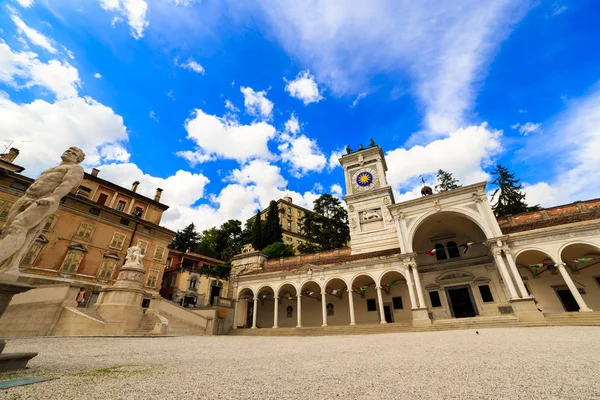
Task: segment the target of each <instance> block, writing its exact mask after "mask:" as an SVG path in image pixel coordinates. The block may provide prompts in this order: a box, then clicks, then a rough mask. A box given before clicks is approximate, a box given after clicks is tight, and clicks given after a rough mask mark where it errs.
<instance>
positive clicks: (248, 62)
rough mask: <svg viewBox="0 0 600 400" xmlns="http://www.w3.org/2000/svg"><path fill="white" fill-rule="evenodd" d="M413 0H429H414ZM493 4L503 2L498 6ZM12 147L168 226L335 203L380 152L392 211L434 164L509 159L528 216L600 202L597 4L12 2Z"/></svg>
mask: <svg viewBox="0 0 600 400" xmlns="http://www.w3.org/2000/svg"><path fill="white" fill-rule="evenodd" d="M415 3H418V4H415ZM488 3H491V4H488ZM0 10H1V12H0V132H2V134H1V135H0V138H1V139H2V140H3V141H4V142H3V144H4V145H5V146H7V145H9V144H10V143H11V142H12V144H13V146H15V145H16V146H18V147H19V148H20V149H21V151H22V153H21V155H20V157H19V159H18V162H19V163H20V164H21V165H23V166H25V167H26V168H27V170H26V172H25V173H26V174H28V175H30V176H36V175H37V174H38V173H39V172H40V171H41V170H43V169H44V168H47V167H50V166H52V165H54V164H55V163H56V162H57V161H58V157H59V154H60V153H61V152H62V151H63V150H64V149H65V148H66V147H68V146H70V145H78V146H80V147H81V148H83V149H84V150H85V151H86V154H87V159H86V161H85V167H86V169H87V170H88V171H89V169H91V168H92V167H97V168H99V169H100V171H101V172H100V176H101V177H104V178H105V179H109V180H111V181H114V182H116V183H119V184H122V185H124V186H129V185H131V183H132V182H133V181H134V180H139V181H141V185H140V189H139V190H140V192H142V193H144V194H146V195H148V196H153V194H154V191H155V189H156V188H157V187H161V188H162V189H164V194H163V201H164V202H165V203H166V204H169V205H170V206H171V209H170V210H169V211H168V212H167V213H166V214H165V216H164V219H163V223H164V224H165V225H166V226H167V227H170V228H173V229H177V228H182V227H183V226H185V225H187V224H188V223H190V222H195V223H196V224H197V225H198V226H199V227H200V228H201V229H205V228H209V227H211V226H214V225H218V224H221V223H222V222H224V221H225V220H227V219H229V218H236V219H241V220H245V219H246V218H248V217H249V216H251V215H252V214H253V213H254V212H255V210H256V209H257V208H258V207H261V208H262V207H265V206H266V205H267V204H268V202H269V201H270V200H271V199H277V198H280V197H282V196H283V194H284V193H286V187H287V189H288V193H289V194H291V196H292V197H293V198H294V201H295V202H296V203H298V204H301V205H303V206H308V207H310V205H311V204H312V201H313V200H314V199H315V198H316V197H318V196H319V195H320V194H321V193H324V192H332V193H334V194H336V195H337V196H343V192H344V188H343V173H342V170H341V168H340V167H339V165H338V163H337V158H339V156H340V155H341V154H342V151H343V148H344V147H345V146H346V145H350V146H351V147H352V148H354V149H356V148H357V147H358V144H359V143H362V144H363V145H367V144H368V142H369V139H370V138H373V139H374V140H375V141H376V142H377V143H378V144H379V145H381V146H382V147H383V149H384V151H385V153H386V159H387V163H388V167H389V171H388V180H389V182H390V184H391V185H392V186H393V188H394V191H395V194H396V201H401V200H406V199H410V198H413V197H416V196H418V192H419V189H420V183H419V179H418V176H419V175H421V174H423V175H425V176H426V177H428V179H429V182H430V184H432V185H433V184H435V182H434V178H433V176H434V173H435V171H437V170H438V169H439V168H443V169H447V170H450V171H451V172H453V173H454V174H455V176H456V177H457V178H459V179H460V181H461V182H462V183H465V184H468V183H475V182H479V181H483V180H488V179H489V172H490V171H491V170H492V169H493V166H494V165H495V164H496V163H498V162H500V163H502V164H505V165H506V166H508V167H509V168H510V169H511V170H512V171H513V172H514V173H515V174H516V175H517V176H518V177H520V178H521V179H522V182H523V183H524V185H525V188H526V193H527V196H528V197H527V199H528V201H529V202H530V203H532V204H537V203H540V204H542V205H544V206H552V205H557V204H561V203H566V202H571V201H575V200H585V199H589V198H593V197H598V194H599V192H600V189H598V185H597V184H596V182H597V181H598V179H599V178H600V157H599V156H598V155H597V150H596V149H597V148H599V147H600V86H599V84H598V81H599V80H600V51H599V47H598V43H600V27H598V26H597V21H596V20H595V16H597V15H600V4H597V2H594V1H585V0H580V1H567V0H559V1H524V0H523V1H516V0H498V1H494V2H481V1H479V0H460V1H459V0H456V1H452V2H447V1H441V0H440V1H436V0H429V1H421V2H413V1H408V0H406V1H402V0H396V1H392V0H389V1H388V0H371V1H358V0H346V1H317V0H306V1H303V2H298V1H292V0H282V1H278V2H273V1H268V0H264V1H263V0H255V1H249V0H247V1H241V0H239V1H234V0H219V1H217V0H202V1H193V0H87V1H84V2H81V1H77V2H76V1H66V0H55V1H50V0H12V1H11V0H9V1H7V2H4V3H3V4H2V5H0Z"/></svg>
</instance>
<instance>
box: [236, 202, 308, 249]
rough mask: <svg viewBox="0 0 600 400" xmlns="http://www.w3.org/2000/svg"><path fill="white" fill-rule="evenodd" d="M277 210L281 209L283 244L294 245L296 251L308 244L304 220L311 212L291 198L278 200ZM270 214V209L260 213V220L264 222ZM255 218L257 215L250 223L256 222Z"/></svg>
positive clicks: (280, 222)
mask: <svg viewBox="0 0 600 400" xmlns="http://www.w3.org/2000/svg"><path fill="white" fill-rule="evenodd" d="M277 208H278V209H279V225H281V236H282V238H283V243H285V244H289V245H292V246H294V249H295V248H297V247H298V246H299V245H300V244H302V243H304V242H306V237H305V236H304V234H303V233H302V218H303V217H304V215H305V214H306V213H307V212H310V210H307V209H306V208H304V207H300V206H299V205H296V204H294V203H293V202H292V198H291V197H289V196H286V197H284V198H283V199H279V200H277ZM268 212H269V207H267V208H265V209H264V210H262V211H261V212H260V218H261V219H262V220H263V221H264V220H266V219H267V213H268ZM255 218H256V215H254V216H253V217H252V218H249V219H248V221H254V219H255Z"/></svg>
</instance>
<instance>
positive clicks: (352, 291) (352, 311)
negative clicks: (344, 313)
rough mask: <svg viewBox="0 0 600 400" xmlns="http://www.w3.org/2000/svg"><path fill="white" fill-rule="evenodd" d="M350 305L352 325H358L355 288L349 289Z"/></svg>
mask: <svg viewBox="0 0 600 400" xmlns="http://www.w3.org/2000/svg"><path fill="white" fill-rule="evenodd" d="M348 305H349V307H350V325H356V320H355V319H354V290H352V289H350V290H349V291H348Z"/></svg>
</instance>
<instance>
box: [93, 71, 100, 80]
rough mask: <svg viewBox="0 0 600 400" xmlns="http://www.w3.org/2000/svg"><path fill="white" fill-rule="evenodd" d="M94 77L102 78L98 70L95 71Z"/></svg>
mask: <svg viewBox="0 0 600 400" xmlns="http://www.w3.org/2000/svg"><path fill="white" fill-rule="evenodd" d="M94 78H96V79H101V78H102V75H101V74H100V73H99V72H96V73H95V74H94Z"/></svg>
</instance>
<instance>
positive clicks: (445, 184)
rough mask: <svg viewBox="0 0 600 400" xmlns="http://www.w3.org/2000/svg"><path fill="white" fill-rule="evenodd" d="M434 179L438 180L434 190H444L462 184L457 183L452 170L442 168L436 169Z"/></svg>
mask: <svg viewBox="0 0 600 400" xmlns="http://www.w3.org/2000/svg"><path fill="white" fill-rule="evenodd" d="M435 179H436V180H437V181H438V182H439V185H435V190H437V191H438V192H446V191H448V190H452V189H458V188H459V187H461V186H462V185H459V184H458V179H454V176H453V175H452V172H448V171H444V170H443V169H440V170H438V173H437V175H436V177H435Z"/></svg>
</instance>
